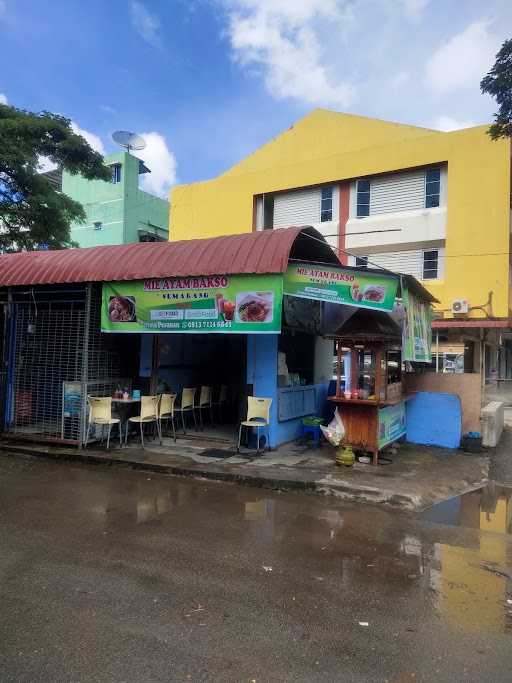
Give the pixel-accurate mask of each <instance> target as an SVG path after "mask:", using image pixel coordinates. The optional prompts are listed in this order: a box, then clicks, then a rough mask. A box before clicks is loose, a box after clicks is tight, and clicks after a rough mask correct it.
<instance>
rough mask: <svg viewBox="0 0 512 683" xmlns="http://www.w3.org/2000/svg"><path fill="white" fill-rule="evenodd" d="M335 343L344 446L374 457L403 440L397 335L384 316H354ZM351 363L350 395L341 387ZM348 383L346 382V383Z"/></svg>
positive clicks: (361, 313)
mask: <svg viewBox="0 0 512 683" xmlns="http://www.w3.org/2000/svg"><path fill="white" fill-rule="evenodd" d="M334 339H335V340H336V342H337V346H338V348H337V356H338V362H337V381H336V395H335V396H331V397H330V399H329V400H330V401H333V402H334V403H336V404H337V406H338V409H339V413H340V416H341V419H342V420H343V424H344V426H345V442H346V443H348V444H350V445H351V446H352V447H353V448H355V449H357V450H362V451H366V452H368V453H371V454H372V456H373V464H374V465H376V464H377V463H378V456H379V450H380V449H381V448H383V447H384V446H386V445H388V444H389V443H392V442H393V441H396V440H397V439H399V438H401V437H402V436H404V435H405V403H404V400H405V398H404V397H403V396H402V384H401V356H400V343H401V335H400V329H399V327H398V325H397V324H396V323H395V322H394V321H393V320H392V319H391V318H390V317H389V316H388V315H386V314H383V313H380V312H376V311H362V310H360V311H358V312H357V313H355V314H354V315H353V316H352V318H350V319H349V320H348V321H347V323H345V324H344V325H343V326H342V327H341V328H340V330H338V332H337V334H336V336H335V337H334ZM347 355H348V357H349V358H350V381H349V382H347V381H346V386H350V396H348V394H346V392H347V391H348V390H347V389H346V388H345V387H344V386H343V384H342V377H341V374H342V373H341V368H342V366H343V359H344V357H346V356H347ZM347 379H348V378H346V380H347Z"/></svg>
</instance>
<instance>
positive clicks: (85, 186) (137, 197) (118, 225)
mask: <svg viewBox="0 0 512 683" xmlns="http://www.w3.org/2000/svg"><path fill="white" fill-rule="evenodd" d="M105 164H106V165H107V166H110V167H111V168H112V181H111V182H105V181H104V180H86V179H85V178H83V177H82V176H79V175H71V174H70V173H68V172H66V171H64V172H63V173H62V192H64V193H65V194H67V195H68V196H69V197H71V198H72V199H75V200H76V201H77V202H80V204H82V206H83V207H84V209H85V213H86V216H87V218H86V221H85V223H82V224H80V223H72V225H71V239H72V240H73V241H74V242H76V243H77V244H79V246H81V247H96V246H98V245H104V244H128V243H131V242H156V241H167V240H168V238H169V234H168V230H169V202H167V201H165V200H164V199H160V197H155V196H154V195H152V194H149V193H148V192H144V191H143V190H140V189H139V177H140V176H141V175H142V174H144V173H150V169H148V168H147V167H146V166H145V165H144V163H143V162H142V161H141V160H140V159H138V158H137V157H136V156H133V154H128V153H127V152H118V153H116V154H109V155H108V156H106V157H105Z"/></svg>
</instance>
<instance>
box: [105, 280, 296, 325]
mask: <svg viewBox="0 0 512 683" xmlns="http://www.w3.org/2000/svg"><path fill="white" fill-rule="evenodd" d="M282 300H283V278H282V275H280V274H279V275H273V274H270V275H211V276H198V277H179V278H178V277H176V278H159V279H148V280H135V281H127V282H106V283H104V284H103V304H102V313H101V329H102V331H103V332H158V333H161V332H191V333H197V332H230V333H233V332H235V333H237V332H238V333H251V334H262V333H263V334H265V333H278V332H280V331H281V313H282Z"/></svg>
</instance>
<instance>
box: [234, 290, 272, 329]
mask: <svg viewBox="0 0 512 683" xmlns="http://www.w3.org/2000/svg"><path fill="white" fill-rule="evenodd" d="M273 317H274V293H273V292H240V293H239V294H237V296H236V303H235V320H236V321H237V322H239V323H269V322H272V319H273Z"/></svg>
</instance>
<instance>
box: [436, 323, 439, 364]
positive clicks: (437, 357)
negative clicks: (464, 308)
mask: <svg viewBox="0 0 512 683" xmlns="http://www.w3.org/2000/svg"><path fill="white" fill-rule="evenodd" d="M436 372H439V330H436Z"/></svg>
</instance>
